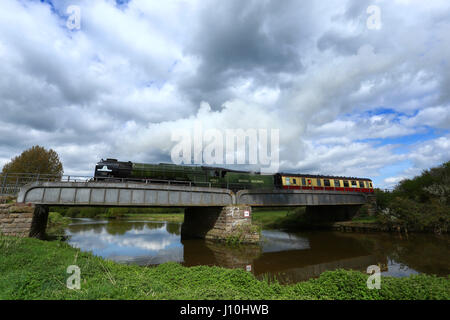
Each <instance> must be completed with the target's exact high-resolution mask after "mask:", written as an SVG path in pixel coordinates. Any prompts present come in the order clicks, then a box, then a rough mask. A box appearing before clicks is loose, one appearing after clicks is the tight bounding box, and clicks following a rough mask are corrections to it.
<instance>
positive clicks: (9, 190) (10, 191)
mask: <svg viewBox="0 0 450 320" xmlns="http://www.w3.org/2000/svg"><path fill="white" fill-rule="evenodd" d="M32 182H106V183H108V182H110V183H118V182H119V183H127V182H128V183H129V182H135V183H144V184H166V185H174V186H177V185H178V186H180V185H182V186H190V187H194V186H195V187H207V188H212V187H216V186H215V185H213V184H212V183H211V182H202V181H200V182H199V181H194V182H192V181H180V180H160V179H137V178H113V177H102V178H98V177H93V176H78V175H51V174H39V173H5V174H0V195H17V194H18V193H19V190H20V188H21V187H23V186H24V185H26V184H29V183H32ZM243 186H244V185H243V184H240V183H227V185H226V188H227V189H233V188H234V189H242V188H243Z"/></svg>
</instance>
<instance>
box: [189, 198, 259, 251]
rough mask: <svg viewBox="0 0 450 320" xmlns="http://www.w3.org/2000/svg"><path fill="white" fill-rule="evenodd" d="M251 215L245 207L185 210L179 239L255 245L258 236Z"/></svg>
mask: <svg viewBox="0 0 450 320" xmlns="http://www.w3.org/2000/svg"><path fill="white" fill-rule="evenodd" d="M251 213H252V208H251V207H250V206H246V205H234V206H225V207H190V208H186V210H185V213H184V222H183V225H182V226H181V237H182V239H189V238H201V239H207V240H214V241H225V242H228V241H229V242H239V243H257V242H259V239H260V234H259V230H258V227H256V226H254V225H252V218H251V217H252V215H251Z"/></svg>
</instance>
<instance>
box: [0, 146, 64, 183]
mask: <svg viewBox="0 0 450 320" xmlns="http://www.w3.org/2000/svg"><path fill="white" fill-rule="evenodd" d="M63 172H64V170H63V165H62V163H61V161H60V160H59V156H58V154H57V153H56V152H55V151H54V150H52V149H50V150H46V149H45V148H44V147H41V146H34V147H31V148H30V149H27V150H25V151H24V152H22V154H21V155H20V156H17V157H14V158H13V159H12V160H11V162H8V163H7V164H5V165H4V167H3V170H2V174H5V173H39V174H52V175H58V176H62V174H63Z"/></svg>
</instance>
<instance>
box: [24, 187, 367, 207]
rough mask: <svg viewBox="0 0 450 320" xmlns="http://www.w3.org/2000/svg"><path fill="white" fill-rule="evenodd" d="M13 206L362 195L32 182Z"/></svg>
mask: <svg viewBox="0 0 450 320" xmlns="http://www.w3.org/2000/svg"><path fill="white" fill-rule="evenodd" d="M17 202H20V203H33V204H43V205H62V206H124V207H125V206H126V207H130V206H135V207H198V206H209V207H213V206H227V205H240V204H245V205H250V206H317V205H358V204H364V203H366V202H367V196H366V195H365V194H363V193H356V192H355V193H352V192H338V191H321V190H278V189H277V190H241V191H239V192H237V193H236V194H235V193H233V192H232V191H231V190H228V189H219V188H208V187H193V186H183V185H166V184H145V183H105V182H34V183H31V184H28V185H25V186H23V187H22V188H21V189H20V192H19V195H18V198H17Z"/></svg>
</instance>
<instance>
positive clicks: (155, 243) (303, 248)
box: [66, 219, 450, 283]
mask: <svg viewBox="0 0 450 320" xmlns="http://www.w3.org/2000/svg"><path fill="white" fill-rule="evenodd" d="M180 232H181V224H179V223H168V222H150V221H142V220H140V221H133V220H113V221H107V220H93V219H76V220H75V219H74V220H73V223H72V224H71V225H69V227H68V228H67V229H66V234H67V235H69V236H70V237H69V240H68V241H69V243H70V244H71V245H73V246H75V247H79V248H81V249H82V250H84V251H92V252H93V253H94V254H95V255H99V256H102V257H104V258H107V259H112V260H115V261H118V262H122V263H135V264H139V265H155V264H160V263H164V262H167V261H175V262H179V263H182V264H183V265H186V266H195V265H218V266H223V267H227V268H243V269H246V270H249V271H251V272H253V273H254V274H255V275H256V276H257V277H262V276H265V277H266V276H268V277H269V278H270V277H275V278H277V279H278V280H279V281H280V282H282V283H293V282H297V281H303V280H307V279H309V278H311V277H317V276H319V275H320V273H322V272H323V271H326V270H335V269H338V268H344V269H354V270H361V271H365V270H366V269H367V267H368V266H369V265H374V264H375V265H379V266H380V267H381V269H382V272H383V274H385V275H391V276H396V277H400V276H407V275H410V274H414V273H429V274H437V275H448V274H449V273H450V261H449V255H448V252H449V251H448V249H449V238H448V236H441V237H435V236H433V235H412V236H409V237H408V238H405V237H402V238H400V237H398V236H396V235H390V234H358V233H338V232H323V231H322V232H302V233H287V232H282V231H263V234H262V235H263V237H262V238H263V240H262V241H261V244H260V245H246V246H239V247H234V248H233V247H230V246H227V245H224V244H219V243H215V242H208V241H204V240H181V237H180Z"/></svg>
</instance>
